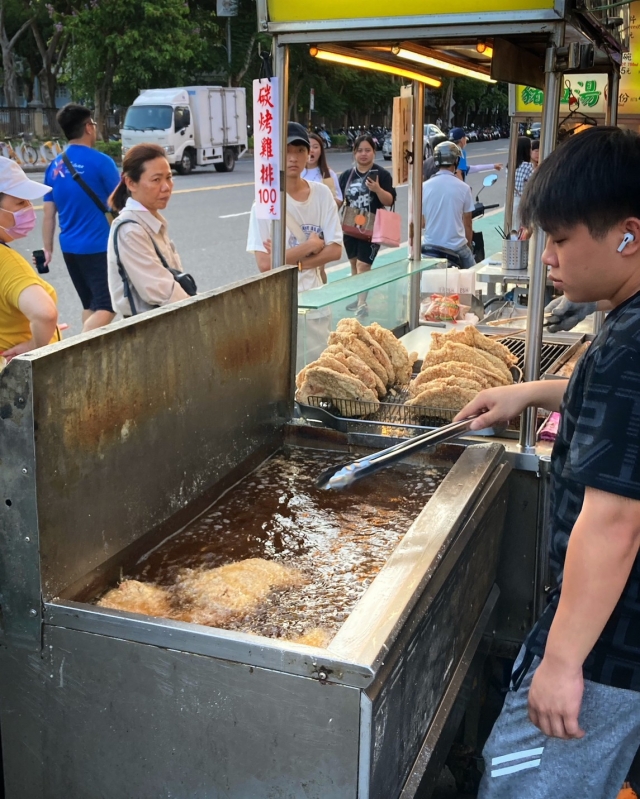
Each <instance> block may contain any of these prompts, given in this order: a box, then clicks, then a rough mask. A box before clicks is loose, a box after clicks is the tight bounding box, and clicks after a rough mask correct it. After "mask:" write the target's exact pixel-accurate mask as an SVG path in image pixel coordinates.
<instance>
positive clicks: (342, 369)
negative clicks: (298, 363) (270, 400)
mask: <svg viewBox="0 0 640 799" xmlns="http://www.w3.org/2000/svg"><path fill="white" fill-rule="evenodd" d="M313 366H324V367H325V368H326V369H333V371H334V372H338V373H339V374H341V375H350V374H351V372H350V371H349V368H348V366H346V364H343V363H341V362H340V361H339V360H338V359H337V358H333V357H332V356H331V355H328V354H327V351H326V350H325V351H324V352H323V353H322V354H321V355H320V357H319V358H318V360H317V361H312V362H311V363H309V364H307V365H306V366H305V367H304V368H303V369H301V370H300V371H299V372H298V374H297V375H296V387H297V388H300V386H301V385H302V384H303V383H304V376H305V374H306V373H307V369H310V368H311V367H313Z"/></svg>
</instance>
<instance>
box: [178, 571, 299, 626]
mask: <svg viewBox="0 0 640 799" xmlns="http://www.w3.org/2000/svg"><path fill="white" fill-rule="evenodd" d="M304 583H305V578H304V576H303V575H302V573H301V572H299V571H297V570H296V569H294V568H292V567H291V566H285V565H283V564H282V563H276V562H275V561H272V560H264V559H263V558H248V559H247V560H241V561H238V562H237V563H228V564H227V565H226V566H218V568H216V569H207V570H206V571H193V570H191V569H186V570H185V571H184V572H183V573H182V574H181V575H180V576H179V577H178V579H177V581H176V584H175V592H176V596H177V600H178V603H179V604H180V606H181V607H182V608H183V612H182V617H183V618H185V620H188V621H192V622H194V623H196V624H209V625H213V626H215V625H216V624H223V623H224V622H225V621H227V620H229V619H230V618H231V617H233V616H242V615H245V614H246V613H250V612H251V611H254V610H255V609H256V608H257V607H258V605H259V604H260V602H262V600H264V599H266V597H267V596H268V595H269V594H270V593H271V591H275V590H282V589H285V588H293V587H294V586H300V585H303V584H304Z"/></svg>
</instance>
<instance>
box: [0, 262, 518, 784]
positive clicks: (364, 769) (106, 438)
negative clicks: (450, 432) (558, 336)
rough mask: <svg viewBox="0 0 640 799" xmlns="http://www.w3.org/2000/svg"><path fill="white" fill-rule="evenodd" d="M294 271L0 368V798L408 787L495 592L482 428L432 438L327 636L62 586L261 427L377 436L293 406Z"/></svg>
mask: <svg viewBox="0 0 640 799" xmlns="http://www.w3.org/2000/svg"><path fill="white" fill-rule="evenodd" d="M296 284H297V276H296V271H295V269H281V270H276V271H275V272H273V273H269V274H267V275H263V276H260V277H256V278H255V279H250V280H247V281H244V282H242V283H239V284H236V285H235V286H233V287H231V288H229V289H227V290H225V291H221V292H209V293H207V294H204V295H201V296H198V297H196V298H193V299H190V300H186V301H184V302H182V303H180V304H178V305H176V306H173V307H170V308H167V309H163V310H161V311H157V312H154V313H152V314H145V315H142V316H141V317H138V318H136V319H135V320H133V319H132V320H126V321H124V322H121V323H118V324H116V325H113V326H110V327H109V328H106V329H104V330H102V331H97V332H94V333H90V334H86V335H83V336H81V337H78V338H76V339H74V340H71V341H69V342H63V343H62V344H58V345H54V346H51V347H47V348H44V349H42V350H39V351H36V352H35V353H33V354H30V355H27V356H22V357H20V358H17V359H15V360H14V361H13V362H12V363H11V364H10V365H9V367H8V368H7V369H6V370H5V371H4V372H3V373H2V375H1V376H0V409H1V411H0V418H1V419H2V426H1V434H0V435H1V439H2V460H1V462H0V473H1V475H2V486H3V488H4V492H5V496H4V497H3V498H2V502H0V535H1V538H2V545H1V547H0V585H1V586H2V594H1V596H0V607H1V611H2V615H1V626H0V723H1V726H2V740H3V754H4V768H5V781H6V792H7V794H6V795H7V797H8V799H18V798H19V799H60V797H61V796H65V797H67V798H68V799H86V798H87V797H93V796H102V797H106V798H107V799H122V797H135V799H147V798H148V799H159V798H160V797H167V798H168V797H180V798H181V799H182V797H184V799H187V797H188V798H189V799H195V798H196V797H197V798H198V799H199V798H200V797H202V798H203V799H204V798H205V797H206V798H207V799H209V798H211V799H212V798H213V797H216V799H222V798H223V797H224V798H227V797H228V798H231V797H233V799H245V797H246V799H249V798H251V799H255V798H256V797H265V798H266V797H274V798H275V797H296V799H298V797H302V796H305V797H318V799H319V798H320V797H322V799H334V798H335V799H348V797H354V798H355V797H358V799H374V798H375V799H378V798H379V799H383V798H384V799H389V798H390V797H403V799H408V797H412V796H415V794H416V792H417V790H418V787H419V786H420V785H421V784H422V786H423V788H424V786H425V785H428V784H429V782H430V780H432V779H433V775H435V774H437V772H438V770H439V767H440V765H441V763H442V758H443V756H444V754H445V753H446V749H447V748H448V742H449V741H450V738H451V734H452V730H453V729H454V727H455V722H456V719H458V718H459V716H458V715H457V708H458V707H459V704H458V703H457V702H456V700H457V699H458V698H459V695H460V691H461V687H462V685H463V683H464V680H465V677H467V675H468V674H469V670H470V668H471V667H472V662H473V660H474V656H475V654H476V652H477V651H478V647H479V643H480V640H481V637H482V635H483V633H484V632H485V630H486V628H487V625H488V623H489V619H490V617H491V612H492V610H493V608H494V606H495V603H496V599H497V590H496V589H495V586H494V580H495V576H496V570H497V566H498V559H499V552H500V538H501V534H502V530H503V525H504V519H505V513H506V507H507V485H506V482H505V481H506V479H507V476H508V473H509V470H510V466H509V464H508V463H507V461H506V458H505V456H504V448H503V446H502V445H501V444H498V443H483V444H478V445H471V446H466V447H465V446H463V445H455V446H449V447H444V448H443V449H441V450H439V451H438V452H437V453H436V455H435V456H433V457H435V458H438V462H446V463H449V464H451V470H450V472H449V473H448V475H447V476H446V477H445V479H444V481H443V483H442V484H441V485H440V487H439V488H438V490H437V492H436V494H435V495H434V497H433V498H432V500H431V501H430V502H429V503H428V504H427V505H426V506H425V508H424V509H423V511H422V512H421V513H420V514H419V516H418V517H417V518H416V520H415V521H414V523H413V525H412V526H411V528H410V529H409V531H408V532H407V533H406V535H405V536H404V538H403V539H402V541H401V543H400V544H399V545H398V547H397V548H396V550H395V551H394V553H393V554H392V556H391V557H390V558H389V559H388V561H387V563H386V565H385V566H384V568H383V569H382V571H381V572H380V573H379V575H378V576H377V577H376V579H375V580H374V582H373V584H372V585H371V586H370V587H369V589H368V590H367V591H366V593H365V594H364V596H363V598H362V599H361V600H360V602H359V603H358V605H357V606H356V608H355V610H354V611H353V612H352V613H351V615H350V616H349V617H348V618H347V620H346V622H345V623H344V624H343V626H342V628H341V629H340V631H339V632H338V634H337V636H336V637H335V638H334V639H333V641H332V642H331V644H330V646H329V648H328V649H316V648H312V647H307V646H302V645H296V644H292V643H288V642H283V641H280V640H272V639H267V638H261V637H258V636H253V635H246V634H241V633H235V632H230V631H224V630H217V629H212V628H208V627H200V626H197V625H192V624H185V623H182V622H175V621H169V620H163V619H154V618H149V617H145V616H137V615H135V614H130V613H125V612H119V611H114V610H107V609H104V608H98V607H95V606H93V605H90V604H87V603H86V602H85V601H81V600H82V597H83V596H84V595H88V593H90V589H91V588H92V587H94V588H95V586H96V585H98V584H100V582H101V581H102V582H104V583H105V584H107V583H108V582H109V581H110V580H112V579H113V576H114V574H117V572H118V570H119V569H121V568H123V565H124V564H125V563H126V562H127V559H129V558H132V557H135V556H136V553H141V552H143V551H145V548H146V547H148V545H149V542H150V541H151V540H152V539H153V540H157V539H158V538H159V537H161V536H162V534H163V531H168V530H170V529H175V527H176V525H179V523H180V521H181V520H182V519H183V518H185V514H191V513H193V511H194V508H197V507H198V503H199V502H202V501H205V500H204V498H206V500H207V501H208V500H209V499H210V497H211V496H212V495H213V494H215V493H216V492H220V491H222V490H223V489H224V488H225V487H226V486H227V485H229V484H231V483H232V482H235V480H237V479H238V477H239V476H241V475H242V474H246V473H247V471H248V470H250V469H251V468H253V467H254V466H255V465H256V464H257V463H258V462H259V461H260V460H262V459H263V458H264V457H266V456H267V455H268V454H270V453H271V452H273V451H275V450H276V449H277V448H278V447H280V446H281V445H282V444H283V443H284V442H286V443H289V444H293V445H297V446H312V447H317V446H322V447H331V448H336V449H338V448H343V449H348V450H350V451H353V450H354V449H355V450H357V451H358V452H360V451H362V447H367V446H370V445H371V446H373V445H376V444H375V442H374V441H373V438H375V437H373V438H367V436H360V437H358V436H352V435H349V434H341V433H338V432H336V431H331V430H323V429H318V428H315V427H313V426H309V425H303V424H299V423H296V422H295V421H292V416H293V388H294V381H293V377H294V375H293V368H294V367H293V364H294V361H295V358H294V354H293V352H292V342H295V340H296V336H295V319H296V313H295V311H296V297H297V293H296V292H297V285H296ZM416 468H419V461H418V462H417V463H416ZM379 479H380V478H379Z"/></svg>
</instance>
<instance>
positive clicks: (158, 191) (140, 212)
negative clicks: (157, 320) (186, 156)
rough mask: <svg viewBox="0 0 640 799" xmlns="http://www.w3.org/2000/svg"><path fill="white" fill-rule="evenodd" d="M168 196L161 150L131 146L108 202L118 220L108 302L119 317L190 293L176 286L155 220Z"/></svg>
mask: <svg viewBox="0 0 640 799" xmlns="http://www.w3.org/2000/svg"><path fill="white" fill-rule="evenodd" d="M172 191H173V175H172V173H171V167H170V166H169V162H168V161H167V159H166V156H165V152H164V150H163V149H162V147H159V146H157V145H155V144H136V145H135V146H134V147H132V148H131V149H130V150H129V151H128V152H127V154H126V155H125V157H124V161H123V164H122V179H121V181H120V184H119V185H118V187H117V188H116V190H115V191H114V192H113V194H112V195H111V197H110V198H109V204H110V206H111V208H113V209H114V210H115V211H117V212H118V218H117V219H116V221H115V222H114V223H113V225H112V226H111V232H110V235H109V246H108V251H107V260H108V275H109V292H110V294H111V301H112V304H113V308H114V310H115V311H116V312H119V313H121V314H122V315H123V316H132V315H135V314H138V313H142V312H143V311H150V310H152V309H153V308H159V307H161V306H163V305H168V304H169V303H172V302H178V301H179V300H184V299H187V297H189V296H190V294H193V293H194V291H190V293H187V291H185V289H184V288H183V285H185V284H183V285H181V283H180V282H179V279H178V278H184V277H185V276H184V275H182V274H181V273H182V265H181V263H180V258H179V256H178V253H177V252H176V249H175V247H174V245H173V242H172V241H171V239H170V238H169V233H168V231H167V221H166V219H165V218H164V217H163V216H162V215H161V214H160V211H162V210H164V209H165V208H166V207H167V204H168V202H169V200H170V198H171V192H172ZM187 277H188V276H187ZM187 287H188V288H190V287H189V286H188V284H187Z"/></svg>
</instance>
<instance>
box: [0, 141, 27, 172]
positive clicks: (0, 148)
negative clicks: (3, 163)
mask: <svg viewBox="0 0 640 799" xmlns="http://www.w3.org/2000/svg"><path fill="white" fill-rule="evenodd" d="M0 155H2V156H3V158H10V159H11V160H12V161H15V162H16V164H18V165H19V166H22V165H23V161H22V158H20V156H19V154H18V153H17V152H16V151H15V150H14V149H13V145H12V144H11V140H10V139H9V137H7V138H6V139H0Z"/></svg>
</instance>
